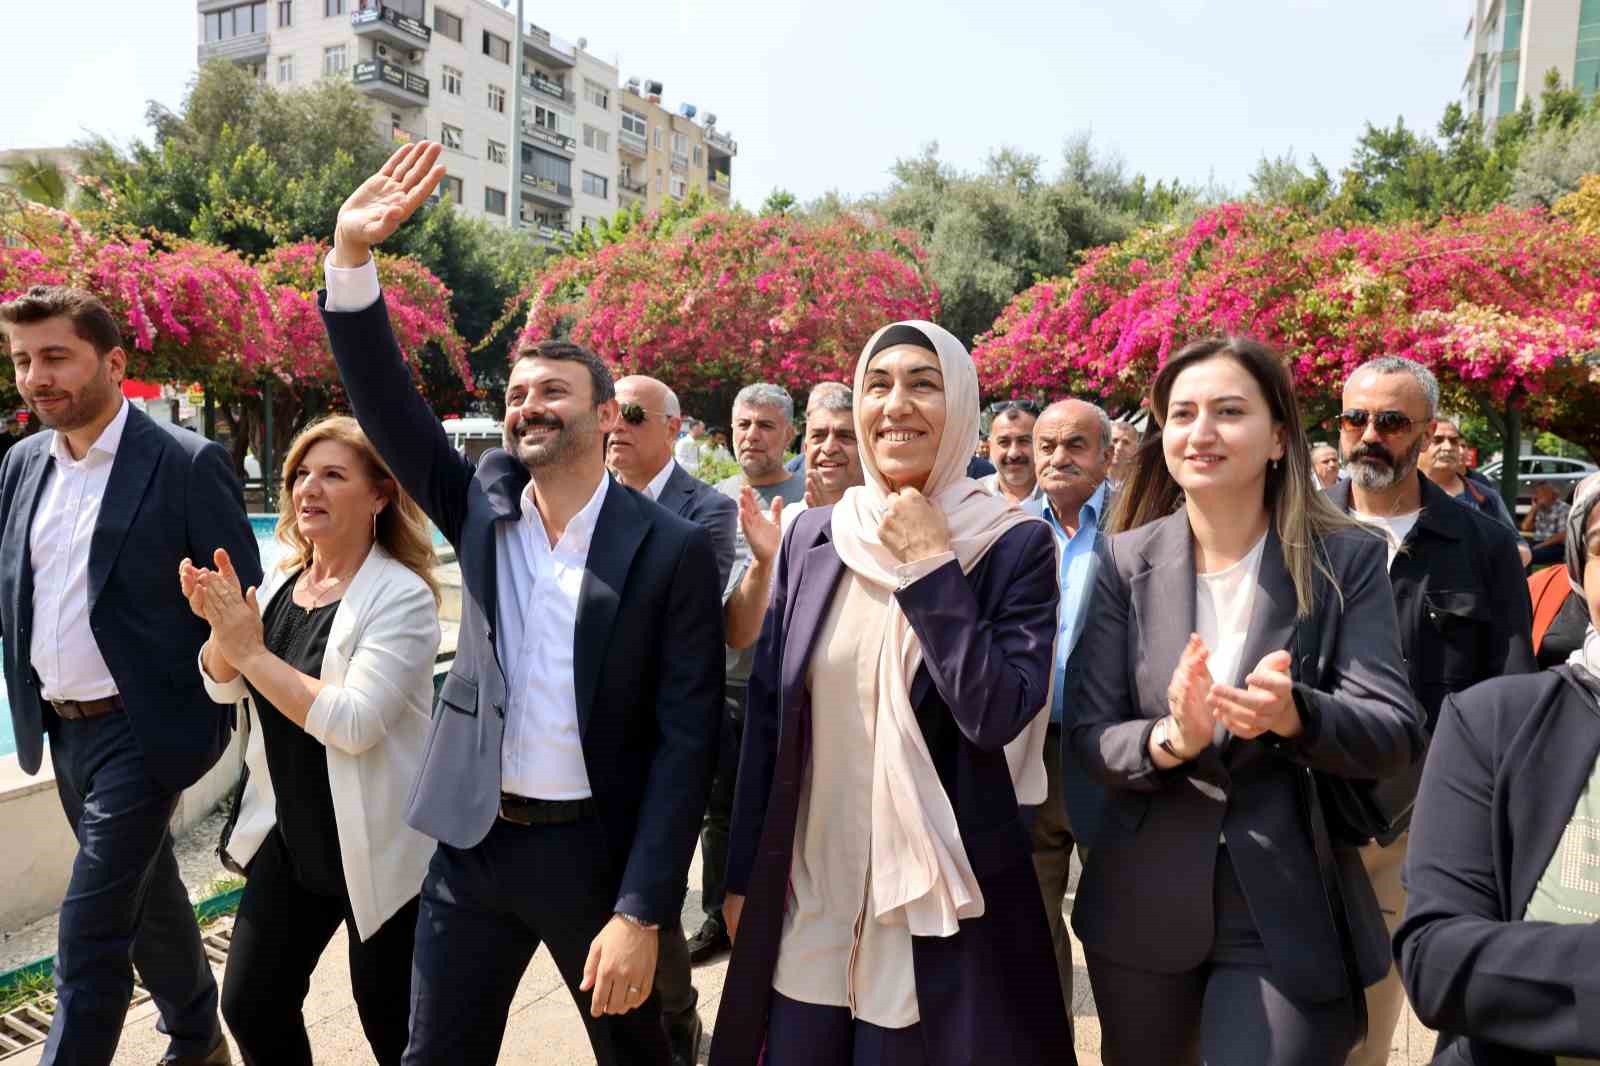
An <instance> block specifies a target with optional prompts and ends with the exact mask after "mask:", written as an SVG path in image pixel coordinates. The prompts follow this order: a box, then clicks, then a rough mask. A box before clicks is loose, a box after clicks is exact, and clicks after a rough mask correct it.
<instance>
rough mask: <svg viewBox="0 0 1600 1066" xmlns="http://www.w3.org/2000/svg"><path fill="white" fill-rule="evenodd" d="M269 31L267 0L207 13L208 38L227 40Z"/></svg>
mask: <svg viewBox="0 0 1600 1066" xmlns="http://www.w3.org/2000/svg"><path fill="white" fill-rule="evenodd" d="M266 32H267V5H266V0H262V2H261V3H256V4H240V5H238V6H237V7H228V8H223V9H222V10H221V11H213V12H211V13H210V14H208V15H206V28H205V34H206V40H207V41H208V42H210V41H227V40H231V39H232V38H234V37H243V36H244V35H245V34H247V33H266Z"/></svg>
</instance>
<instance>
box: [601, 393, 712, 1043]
mask: <svg viewBox="0 0 1600 1066" xmlns="http://www.w3.org/2000/svg"><path fill="white" fill-rule="evenodd" d="M617 404H618V407H619V414H620V416H621V417H620V420H619V421H618V423H617V426H616V428H615V429H613V430H612V431H611V435H610V436H609V437H608V438H607V440H606V465H607V466H609V467H610V468H611V472H612V473H614V474H615V475H616V476H617V480H618V481H620V482H622V483H623V484H624V485H626V486H628V487H629V488H630V489H633V490H635V491H636V492H639V493H642V494H643V495H645V496H648V497H650V498H651V499H652V500H654V501H656V503H658V504H660V505H661V506H662V507H665V508H666V509H667V510H669V511H671V512H672V513H673V514H675V515H677V516H678V517H679V518H683V519H686V520H688V521H690V522H693V523H694V524H695V525H697V526H699V527H700V528H701V529H704V530H705V531H706V535H707V536H709V537H710V538H711V544H712V547H713V548H714V549H715V551H716V555H717V587H718V588H719V589H721V590H722V599H723V605H724V610H726V605H727V599H728V596H729V594H730V593H731V592H732V589H730V588H729V587H728V575H729V574H730V573H731V572H732V571H733V557H734V534H735V527H736V526H737V524H738V521H739V505H738V504H736V503H734V501H733V500H732V498H730V497H728V496H725V495H723V494H722V493H720V492H718V491H717V490H716V489H714V488H712V487H711V486H710V485H707V484H706V483H705V482H704V481H701V480H700V479H699V478H697V477H694V476H693V475H691V474H690V473H689V472H688V471H687V470H685V469H684V468H683V467H681V466H679V465H678V463H677V462H676V461H675V460H674V458H673V440H674V438H675V437H676V436H677V434H678V429H679V427H680V426H681V425H682V422H683V412H682V409H681V408H680V407H679V405H678V397H677V394H676V393H674V392H673V391H672V390H671V389H669V388H668V387H667V386H666V383H665V382H661V381H657V380H656V379H655V378H652V377H645V376H644V375H642V374H636V375H633V376H630V377H625V378H622V379H620V380H619V381H618V382H617ZM690 969H691V967H690V965H689V943H688V941H687V939H686V938H685V936H684V932H683V921H682V918H681V917H680V918H679V919H678V920H676V921H674V922H670V923H668V924H667V925H665V926H663V927H662V930H661V952H660V954H659V956H658V957H657V960H656V990H657V992H659V993H660V995H661V1020H662V1024H663V1025H664V1026H665V1027H666V1031H667V1042H668V1044H669V1045H670V1049H671V1052H672V1066H693V1064H694V1063H695V1062H696V1061H698V1059H699V1054H700V1037H701V1034H702V1033H703V1031H704V1028H705V1027H704V1024H703V1023H702V1022H701V1020H700V1015H699V1014H698V1013H697V1012H696V1011H695V1005H696V1004H697V1003H699V1001H700V996H699V994H698V993H697V992H696V991H695V987H694V982H693V979H692V978H691V976H690Z"/></svg>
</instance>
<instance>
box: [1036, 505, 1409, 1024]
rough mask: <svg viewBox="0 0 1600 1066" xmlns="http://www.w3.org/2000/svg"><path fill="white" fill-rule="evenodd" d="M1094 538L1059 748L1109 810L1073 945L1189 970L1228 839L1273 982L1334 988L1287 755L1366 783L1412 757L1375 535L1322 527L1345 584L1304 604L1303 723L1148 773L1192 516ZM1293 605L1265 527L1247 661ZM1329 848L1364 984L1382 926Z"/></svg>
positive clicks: (1365, 884)
mask: <svg viewBox="0 0 1600 1066" xmlns="http://www.w3.org/2000/svg"><path fill="white" fill-rule="evenodd" d="M1103 547H1104V549H1105V558H1104V559H1103V560H1102V562H1101V566H1100V573H1099V579H1098V581H1097V584H1096V591H1095V607H1094V611H1093V612H1092V613H1091V614H1090V616H1089V619H1088V625H1087V627H1086V628H1085V631H1084V634H1083V639H1082V640H1080V641H1079V642H1078V647H1077V650H1076V652H1075V653H1074V655H1075V658H1076V660H1077V664H1076V668H1075V669H1074V670H1073V671H1072V672H1071V676H1072V678H1073V688H1072V690H1071V691H1070V692H1069V693H1068V695H1069V697H1070V699H1071V700H1072V703H1073V704H1074V705H1075V706H1076V707H1077V719H1076V722H1075V724H1074V726H1073V729H1072V745H1073V747H1074V748H1075V749H1076V751H1077V756H1078V758H1079V760H1080V761H1081V762H1082V763H1083V765H1084V766H1085V767H1086V768H1087V769H1088V770H1089V771H1090V772H1091V773H1093V774H1094V775H1095V776H1096V777H1097V778H1098V779H1099V780H1100V781H1101V782H1102V783H1104V784H1105V785H1106V786H1107V789H1106V793H1107V804H1106V817H1105V819H1104V820H1103V822H1102V823H1101V825H1100V835H1099V837H1098V838H1097V840H1096V842H1095V847H1094V848H1093V849H1091V851H1090V853H1089V863H1088V866H1087V867H1086V868H1085V870H1084V875H1083V881H1082V883H1081V884H1080V885H1079V888H1078V897H1077V903H1076V906H1075V907H1074V909H1073V914H1072V925H1073V928H1074V929H1075V930H1077V932H1078V936H1079V938H1080V939H1081V940H1082V941H1083V943H1084V946H1085V947H1086V948H1088V949H1089V950H1091V951H1094V952H1097V953H1099V954H1102V955H1105V956H1107V957H1109V958H1111V959H1112V960H1114V961H1117V962H1120V963H1123V964H1124V965H1128V966H1135V967H1138V968H1140V969H1144V970H1150V971H1154V972H1158V973H1181V972H1185V971H1188V970H1192V969H1194V968H1195V967H1197V966H1199V965H1201V964H1202V963H1203V962H1204V961H1205V960H1206V958H1207V956H1208V954H1209V952H1210V951H1211V947H1212V938H1213V918H1214V915H1213V912H1212V899H1211V891H1210V889H1211V884H1212V878H1213V873H1214V869H1215V865H1216V859H1217V850H1218V848H1217V843H1218V838H1219V836H1225V837H1226V841H1227V843H1226V846H1227V849H1228V855H1229V858H1230V859H1231V860H1232V863H1233V867H1234V870H1235V872H1236V873H1237V874H1238V878H1239V883H1240V885H1241V886H1242V887H1243V889H1244V894H1245V897H1246V898H1247V899H1248V900H1249V903H1250V912H1251V915H1252V916H1253V917H1254V918H1255V922H1256V927H1257V930H1258V931H1259V932H1260V934H1261V940H1262V944H1263V946H1264V947H1265V949H1266V953H1267V956H1268V958H1269V959H1270V960H1271V962H1272V968H1273V971H1274V973H1275V974H1276V975H1277V977H1278V979H1279V981H1280V982H1281V985H1282V988H1283V990H1284V991H1285V992H1286V993H1287V994H1289V995H1290V996H1293V997H1295V998H1297V999H1302V1000H1306V1001H1308V1002H1313V1003H1316V1002H1326V1001H1331V1000H1334V999H1338V998H1340V997H1342V996H1344V995H1346V994H1347V992H1348V988H1347V977H1346V973H1345V969H1344V964H1343V952H1342V950H1341V948H1340V946H1339V941H1338V937H1337V934H1336V932H1335V929H1334V925H1333V920H1332V918H1331V917H1330V916H1329V913H1328V912H1327V910H1326V908H1325V906H1324V905H1323V903H1322V900H1323V886H1322V880H1321V877H1320V875H1319V872H1318V866H1317V861H1316V857H1315V854H1314V852H1313V850H1312V845H1311V838H1310V835H1309V833H1308V831H1307V828H1306V823H1305V820H1304V817H1303V815H1302V813H1301V805H1300V795H1301V792H1300V775H1301V770H1300V768H1301V767H1307V766H1309V767H1311V768H1312V769H1315V770H1318V771H1321V772H1322V773H1327V774H1335V775H1339V776H1342V777H1350V778H1361V779H1377V778H1380V777H1387V776H1391V775H1393V774H1396V773H1399V772H1400V771H1402V770H1405V769H1406V768H1408V767H1409V766H1410V765H1411V764H1412V763H1413V761H1415V760H1417V759H1420V758H1421V757H1422V753H1423V748H1424V744H1425V739H1424V737H1425V732H1424V727H1423V716H1422V711H1421V708H1419V707H1418V706H1417V705H1416V702H1415V701H1414V700H1413V699H1412V697H1411V688H1410V685H1408V684H1407V682H1406V673H1405V664H1404V663H1403V662H1402V661H1401V657H1400V636H1399V631H1398V627H1397V625H1396V622H1395V610H1394V594H1393V592H1392V591H1391V589H1390V586H1389V575H1388V568H1387V565H1386V564H1387V553H1386V549H1385V546H1384V544H1383V543H1382V542H1381V541H1380V540H1379V539H1378V538H1377V537H1376V536H1374V535H1373V534H1371V533H1369V532H1367V531H1365V530H1362V529H1347V530H1341V531H1339V532H1337V533H1334V534H1332V535H1330V536H1328V537H1326V538H1325V539H1324V540H1323V549H1324V551H1325V552H1326V555H1327V559H1328V562H1329V564H1330V565H1331V567H1332V570H1333V574H1334V579H1335V583H1336V584H1337V586H1338V588H1339V590H1340V595H1337V596H1326V597H1324V598H1323V599H1322V600H1321V601H1319V602H1318V603H1317V604H1316V606H1315V608H1314V611H1315V619H1316V621H1315V625H1316V630H1317V633H1318V635H1319V640H1318V644H1317V647H1316V649H1315V652H1314V656H1315V660H1316V661H1315V662H1314V663H1311V662H1306V663H1302V662H1296V663H1295V665H1294V668H1293V675H1294V676H1295V677H1296V678H1299V677H1317V678H1321V679H1322V684H1321V685H1320V687H1319V688H1311V687H1310V686H1308V685H1306V684H1304V683H1302V682H1300V681H1296V682H1295V690H1294V691H1295V702H1296V705H1297V706H1298V708H1299V710H1300V716H1301V719H1302V721H1303V722H1304V726H1305V728H1304V731H1303V732H1302V733H1301V734H1300V735H1299V736H1297V737H1295V738H1293V739H1291V740H1284V739H1282V738H1279V737H1276V736H1273V735H1271V734H1267V735H1265V736H1262V737H1258V738H1256V739H1254V740H1239V739H1238V738H1236V737H1231V736H1230V737H1228V738H1227V740H1226V741H1225V742H1224V743H1223V744H1222V745H1220V746H1218V745H1213V746H1212V747H1210V748H1208V749H1206V751H1205V752H1203V753H1202V754H1201V755H1200V756H1199V757H1198V758H1196V759H1193V760H1191V761H1190V762H1187V763H1185V764H1183V765H1181V766H1178V767H1174V768H1173V769H1171V770H1160V769H1157V768H1156V766H1155V763H1154V762H1153V760H1152V759H1151V758H1150V754H1149V742H1150V734H1151V731H1152V730H1153V729H1154V728H1155V724H1156V722H1157V721H1158V720H1159V719H1161V718H1163V717H1165V716H1166V714H1167V686H1168V684H1169V683H1170V682H1171V679H1172V671H1173V669H1174V668H1175V667H1176V666H1177V664H1178V659H1179V657H1180V655H1181V653H1182V651H1183V647H1184V644H1185V642H1186V641H1187V640H1188V638H1189V634H1190V633H1191V632H1193V631H1194V627H1195V563H1194V547H1193V542H1192V539H1191V536H1190V531H1189V516H1188V512H1187V511H1186V510H1182V509H1180V510H1179V511H1177V512H1176V513H1174V514H1172V515H1169V516H1168V517H1166V518H1163V519H1160V520H1158V521H1155V522H1151V523H1150V524H1148V525H1145V526H1141V527H1140V528H1138V529H1135V530H1131V531H1129V532H1126V533H1119V534H1114V535H1112V536H1110V537H1108V538H1106V539H1105V541H1104V542H1103ZM1296 611H1297V605H1296V600H1295V592H1294V585H1293V582H1292V581H1291V580H1290V577H1289V572H1288V570H1287V569H1286V568H1285V566H1284V561H1283V549H1282V546H1281V545H1280V544H1279V541H1278V538H1277V534H1276V533H1272V532H1269V533H1268V534H1267V543H1266V546H1265V548H1264V550H1263V554H1262V559H1261V571H1260V576H1259V579H1258V585H1257V588H1256V595H1255V605H1254V609H1253V611H1252V613H1251V616H1250V626H1249V631H1248V634H1247V636H1246V638H1245V646H1244V652H1243V654H1242V655H1241V656H1240V662H1241V664H1242V665H1243V669H1245V670H1248V669H1250V668H1251V667H1253V666H1254V665H1255V663H1257V662H1258V661H1260V659H1261V658H1262V656H1264V655H1266V654H1267V653H1268V652H1270V651H1274V650H1276V649H1279V648H1287V647H1291V646H1292V643H1293V641H1294V635H1295V626H1296ZM1335 851H1336V852H1337V853H1338V855H1337V857H1338V860H1339V863H1340V874H1341V880H1342V884H1343V888H1344V895H1345V900H1346V906H1347V910H1348V911H1350V912H1351V914H1352V922H1353V924H1354V926H1355V928H1353V930H1352V933H1353V934H1354V939H1355V942H1356V943H1355V948H1356V956H1357V963H1358V969H1359V971H1360V974H1361V977H1362V979H1363V980H1364V981H1365V982H1367V983H1369V984H1370V983H1372V982H1374V981H1377V980H1379V979H1380V978H1381V977H1382V976H1383V975H1384V974H1385V973H1387V972H1388V969H1389V964H1390V953H1389V937H1388V930H1387V929H1386V927H1385V926H1384V922H1383V916H1382V914H1381V913H1380V912H1379V910H1378V905H1377V900H1376V898H1375V897H1374V896H1373V893H1372V885H1371V882H1370V881H1369V880H1368V878H1367V875H1366V871H1365V870H1364V869H1363V868H1362V866H1361V860H1360V856H1359V854H1358V853H1357V852H1356V850H1355V849H1353V848H1336V849H1335ZM1174 886H1181V888H1180V889H1179V890H1177V891H1174ZM1156 919H1159V920H1156Z"/></svg>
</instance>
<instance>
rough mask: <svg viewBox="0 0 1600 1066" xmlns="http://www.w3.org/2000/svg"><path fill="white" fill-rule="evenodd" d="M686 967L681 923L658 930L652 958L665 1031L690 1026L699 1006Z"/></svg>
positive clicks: (687, 946)
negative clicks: (659, 937) (657, 940)
mask: <svg viewBox="0 0 1600 1066" xmlns="http://www.w3.org/2000/svg"><path fill="white" fill-rule="evenodd" d="M691 970H692V967H691V966H690V965H689V940H688V937H687V936H686V935H685V933H684V931H683V922H681V921H677V922H673V923H672V924H671V925H663V926H662V927H661V943H660V951H659V952H658V953H657V955H656V994H657V995H658V996H660V997H661V1022H662V1024H663V1025H665V1026H666V1027H667V1028H668V1030H669V1031H670V1030H671V1029H673V1028H675V1027H679V1026H690V1025H693V1024H694V1020H693V1018H692V1017H691V1016H692V1015H693V1014H694V1011H695V1007H696V1006H698V1005H699V1003H700V993H699V992H698V991H696V990H695V987H694V980H693V977H692V976H691Z"/></svg>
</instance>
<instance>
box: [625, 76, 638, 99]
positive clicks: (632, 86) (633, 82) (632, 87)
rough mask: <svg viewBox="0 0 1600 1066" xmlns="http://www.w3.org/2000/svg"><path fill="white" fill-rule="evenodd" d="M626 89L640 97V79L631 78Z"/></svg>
mask: <svg viewBox="0 0 1600 1066" xmlns="http://www.w3.org/2000/svg"><path fill="white" fill-rule="evenodd" d="M626 88H627V90H628V91H629V92H630V93H632V94H633V95H635V96H638V95H639V79H638V78H629V79H628V84H627V86H626Z"/></svg>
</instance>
